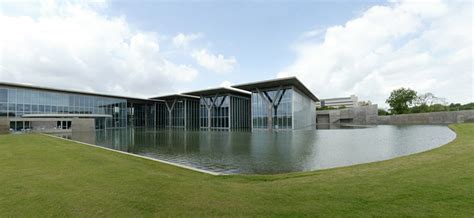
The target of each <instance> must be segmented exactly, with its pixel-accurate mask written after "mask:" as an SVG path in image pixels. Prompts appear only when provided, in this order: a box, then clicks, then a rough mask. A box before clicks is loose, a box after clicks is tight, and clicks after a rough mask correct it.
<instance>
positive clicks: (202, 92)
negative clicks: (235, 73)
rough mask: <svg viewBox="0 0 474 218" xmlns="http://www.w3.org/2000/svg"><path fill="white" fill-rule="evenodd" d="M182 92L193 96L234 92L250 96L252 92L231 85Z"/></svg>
mask: <svg viewBox="0 0 474 218" xmlns="http://www.w3.org/2000/svg"><path fill="white" fill-rule="evenodd" d="M183 94H185V95H194V96H210V95H216V94H236V95H244V96H250V94H252V93H251V92H248V91H245V90H241V89H236V88H232V87H219V88H212V89H203V90H198V91H193V92H186V93H183Z"/></svg>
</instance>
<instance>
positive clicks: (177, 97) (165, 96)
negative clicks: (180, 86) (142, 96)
mask: <svg viewBox="0 0 474 218" xmlns="http://www.w3.org/2000/svg"><path fill="white" fill-rule="evenodd" d="M183 98H185V99H199V96H194V95H186V94H173V95H163V96H158V97H153V98H150V99H157V100H173V99H183Z"/></svg>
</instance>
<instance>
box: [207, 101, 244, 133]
mask: <svg viewBox="0 0 474 218" xmlns="http://www.w3.org/2000/svg"><path fill="white" fill-rule="evenodd" d="M199 112H200V113H199V120H200V122H199V123H200V127H201V128H204V129H217V130H220V129H222V130H229V129H234V130H237V129H248V128H250V99H249V98H248V97H243V96H235V95H231V94H225V95H217V96H205V97H201V99H200V110H199Z"/></svg>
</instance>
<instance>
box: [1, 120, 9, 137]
mask: <svg viewBox="0 0 474 218" xmlns="http://www.w3.org/2000/svg"><path fill="white" fill-rule="evenodd" d="M9 132H10V121H9V120H8V119H7V118H6V117H0V134H7V133H9Z"/></svg>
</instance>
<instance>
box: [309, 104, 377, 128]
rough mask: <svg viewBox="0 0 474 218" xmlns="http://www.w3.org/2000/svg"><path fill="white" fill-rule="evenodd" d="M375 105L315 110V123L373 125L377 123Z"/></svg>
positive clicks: (320, 124)
mask: <svg viewBox="0 0 474 218" xmlns="http://www.w3.org/2000/svg"><path fill="white" fill-rule="evenodd" d="M377 113H378V111H377V105H376V104H374V105H369V106H360V107H354V108H345V109H339V110H321V111H319V110H318V111H317V125H318V127H323V128H324V126H326V125H328V124H329V125H336V126H338V125H340V124H354V125H375V124H377V116H378V115H377Z"/></svg>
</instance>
